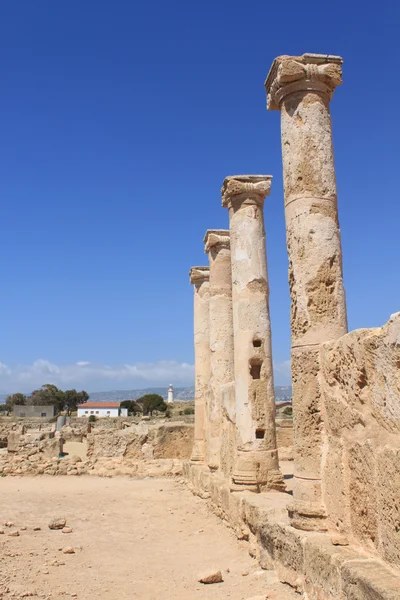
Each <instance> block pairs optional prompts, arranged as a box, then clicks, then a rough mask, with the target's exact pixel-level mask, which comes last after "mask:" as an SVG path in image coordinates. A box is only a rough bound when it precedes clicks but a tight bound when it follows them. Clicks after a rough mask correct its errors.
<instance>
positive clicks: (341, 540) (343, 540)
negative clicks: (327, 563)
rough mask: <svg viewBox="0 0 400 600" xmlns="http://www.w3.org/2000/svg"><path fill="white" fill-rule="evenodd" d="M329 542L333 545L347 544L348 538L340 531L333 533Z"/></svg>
mask: <svg viewBox="0 0 400 600" xmlns="http://www.w3.org/2000/svg"><path fill="white" fill-rule="evenodd" d="M331 542H332V544H333V545H334V546H348V545H349V540H348V539H347V537H346V536H345V535H341V534H340V533H334V534H333V535H332V537H331Z"/></svg>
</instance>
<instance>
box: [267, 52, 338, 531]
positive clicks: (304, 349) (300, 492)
mask: <svg viewBox="0 0 400 600" xmlns="http://www.w3.org/2000/svg"><path fill="white" fill-rule="evenodd" d="M341 64H342V59H341V58H340V57H335V56H328V55H317V54H304V55H303V56H293V57H291V56H280V57H278V58H277V59H275V61H274V63H273V65H272V68H271V70H270V73H269V75H268V77H267V80H266V84H265V85H266V90H267V104H268V108H269V109H270V110H275V109H280V111H281V133H282V155H283V174H284V194H285V219H286V236H287V249H288V255H289V285H290V295H291V300H292V305H291V329H292V378H293V382H292V383H293V412H294V455H295V473H294V475H295V480H294V502H293V505H292V507H291V515H292V523H293V525H295V526H297V527H300V528H304V529H324V528H325V527H326V524H325V523H324V521H325V517H326V511H325V507H324V504H323V500H322V487H321V476H322V475H321V463H322V460H323V451H322V449H323V447H324V445H325V440H324V424H323V415H322V412H321V392H320V389H319V383H318V377H317V375H318V373H319V371H320V368H321V365H320V344H321V343H323V342H327V341H330V340H334V339H337V338H339V337H340V336H342V335H343V334H345V333H346V332H347V317H346V303H345V293H344V286H343V276H342V252H341V240H340V230H339V224H338V214H337V192H336V178H335V167H334V159H333V146H332V131H331V118H330V114H329V101H330V99H331V97H332V94H333V91H334V89H335V87H336V86H337V85H340V84H341V81H342V80H341V76H342V73H341Z"/></svg>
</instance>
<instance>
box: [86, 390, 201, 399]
mask: <svg viewBox="0 0 400 600" xmlns="http://www.w3.org/2000/svg"><path fill="white" fill-rule="evenodd" d="M145 394H159V395H160V396H162V397H163V398H164V400H166V399H167V396H168V387H154V388H143V389H140V390H111V391H110V392H90V395H89V402H122V400H137V399H138V398H140V397H141V396H144V395H145ZM174 398H175V400H182V401H184V400H193V399H194V388H193V387H177V388H174Z"/></svg>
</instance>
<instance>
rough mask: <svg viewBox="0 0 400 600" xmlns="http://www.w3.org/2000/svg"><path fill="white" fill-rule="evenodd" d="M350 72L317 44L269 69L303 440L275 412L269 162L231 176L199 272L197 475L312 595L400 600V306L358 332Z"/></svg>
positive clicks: (264, 563)
mask: <svg viewBox="0 0 400 600" xmlns="http://www.w3.org/2000/svg"><path fill="white" fill-rule="evenodd" d="M341 83H342V58H341V57H339V56H332V55H320V54H304V55H303V56H279V57H278V58H276V59H275V60H274V62H273V64H272V67H271V69H270V72H269V74H268V77H267V79H266V81H265V88H266V94H267V108H268V109H269V110H274V111H280V113H281V137H282V156H283V177H284V208H285V220H286V241H287V252H288V258H289V288H290V297H291V316H290V325H291V332H292V351H291V371H292V384H293V449H292V450H293V454H292V456H290V457H289V456H287V455H282V456H280V452H279V444H278V443H277V427H276V423H275V398H274V381H273V369H272V353H271V323H270V313H269V282H268V268H267V259H266V231H265V226H264V219H263V206H264V202H265V199H266V198H267V197H268V195H269V193H270V189H271V183H272V176H271V175H230V176H228V177H226V179H225V180H224V182H223V186H222V190H221V193H222V206H223V208H226V209H228V212H229V230H226V231H221V230H216V229H210V230H208V231H207V232H206V235H205V238H204V243H205V252H206V253H207V254H208V257H209V265H208V266H195V267H192V269H191V271H190V282H191V283H192V284H193V289H194V345H195V370H196V371H195V372H196V415H195V442H194V447H193V452H192V457H191V461H190V462H187V463H186V464H185V475H186V477H187V479H188V481H189V482H190V487H191V489H192V490H193V492H194V493H195V494H197V495H199V496H200V497H201V498H204V499H207V501H208V502H209V503H210V504H211V505H212V507H213V510H214V511H215V512H216V513H217V514H218V515H219V516H220V517H221V518H222V519H224V520H225V521H226V522H227V523H228V524H229V525H230V527H232V528H233V530H234V531H235V534H236V536H237V537H238V538H239V539H245V540H247V541H248V544H249V552H250V553H252V554H253V555H254V556H256V557H257V559H258V560H259V562H260V565H261V567H262V568H263V569H266V570H269V569H275V570H276V571H277V573H278V576H279V579H280V581H281V582H285V583H287V584H288V585H289V586H291V587H292V588H293V589H294V590H296V591H297V592H298V593H299V594H300V595H302V597H304V598H306V599H308V600H345V599H346V600H395V599H397V600H398V599H399V598H400V369H399V367H400V313H395V314H393V315H392V316H390V318H389V321H388V322H387V323H386V324H384V325H383V326H382V327H381V328H376V329H359V330H356V331H352V332H348V328H347V316H346V297H345V288H344V283H343V276H342V250H341V237H340V229H339V220H338V209H337V190H336V177H335V166H334V156H333V145H332V124H331V117H330V110H329V104H330V102H331V100H332V96H333V94H334V91H335V89H336V87H337V86H339V85H341ZM344 93H345V92H344ZM268 226H272V227H273V224H268ZM267 233H268V231H267ZM287 458H292V459H293V461H292V462H288V461H287V460H283V459H287Z"/></svg>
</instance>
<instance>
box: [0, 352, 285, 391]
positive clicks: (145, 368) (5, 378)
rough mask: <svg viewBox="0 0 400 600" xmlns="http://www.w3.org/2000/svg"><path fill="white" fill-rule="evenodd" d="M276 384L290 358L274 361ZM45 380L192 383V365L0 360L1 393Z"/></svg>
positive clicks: (102, 385) (110, 385)
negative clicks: (7, 363) (13, 363)
mask: <svg viewBox="0 0 400 600" xmlns="http://www.w3.org/2000/svg"><path fill="white" fill-rule="evenodd" d="M274 372H275V385H289V384H290V360H286V361H282V362H278V363H274ZM45 383H53V384H55V385H57V386H58V387H60V388H62V389H67V388H77V389H86V390H88V391H97V390H98V391H101V390H104V391H107V390H110V389H118V388H119V389H124V388H126V389H128V388H140V387H152V386H166V385H169V384H170V383H172V384H173V385H175V386H192V385H193V383H194V366H193V365H191V364H189V363H185V362H178V361H174V360H162V361H159V362H154V363H135V364H123V365H104V364H96V363H91V362H88V361H86V360H81V361H77V362H75V363H71V364H64V365H56V364H54V363H52V362H50V361H49V360H45V359H43V358H39V359H37V360H35V361H34V362H33V363H32V364H30V365H16V366H9V365H6V364H4V363H2V362H0V394H10V393H14V392H23V393H28V392H31V391H32V390H34V389H36V388H38V387H40V386H42V385H43V384H45Z"/></svg>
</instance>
